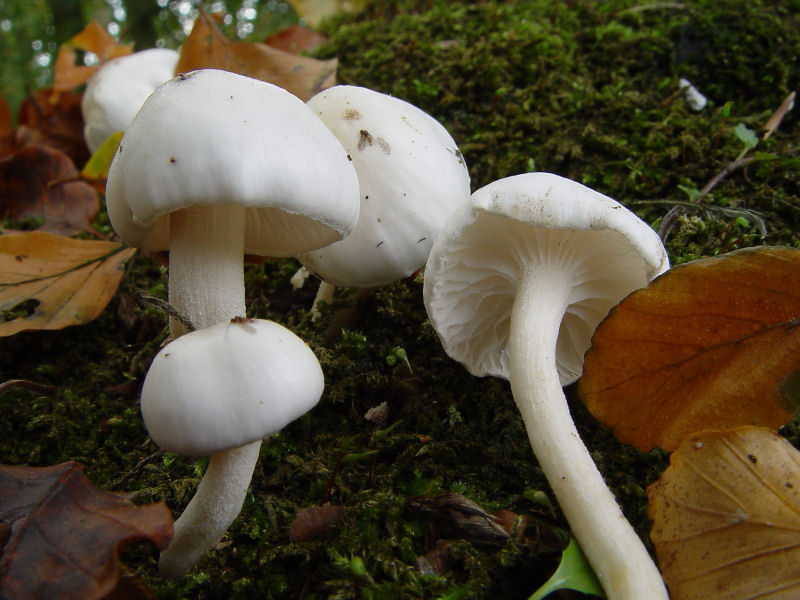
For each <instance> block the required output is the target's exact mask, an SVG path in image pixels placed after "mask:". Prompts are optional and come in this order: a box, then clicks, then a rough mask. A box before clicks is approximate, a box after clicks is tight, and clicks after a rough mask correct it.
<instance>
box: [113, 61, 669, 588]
mask: <svg viewBox="0 0 800 600" xmlns="http://www.w3.org/2000/svg"><path fill="white" fill-rule="evenodd" d="M312 172H313V175H312ZM469 191H470V190H469V175H468V172H467V169H466V165H465V164H464V160H463V157H462V156H461V153H460V151H459V149H458V147H457V146H456V144H455V142H454V141H453V139H452V138H451V137H450V135H449V134H448V133H447V131H446V130H445V128H444V127H443V126H442V125H441V124H440V123H438V122H437V121H436V120H435V119H433V118H432V117H430V116H429V115H427V114H426V113H424V112H423V111H421V110H419V109H417V108H416V107H414V106H412V105H410V104H408V103H405V102H403V101H401V100H398V99H394V98H391V97H389V96H385V95H383V94H379V93H377V92H374V91H371V90H367V89H365V88H359V87H355V86H337V87H334V88H331V89H328V90H325V91H323V92H321V93H320V94H318V95H317V96H315V97H314V98H312V99H311V100H310V101H309V102H308V104H304V103H303V102H302V101H300V100H299V99H298V98H296V97H295V96H293V95H291V94H289V93H288V92H286V91H285V90H282V89H281V88H278V87H276V86H274V85H271V84H268V83H264V82H261V81H257V80H254V79H250V78H248V77H244V76H241V75H235V74H233V73H228V72H224V71H217V70H199V71H193V72H190V73H186V74H181V75H179V76H177V77H174V78H172V79H170V80H168V81H166V82H165V83H163V84H162V85H160V86H158V87H157V88H156V89H155V90H154V91H153V92H152V94H150V95H149V97H148V98H147V99H146V100H145V101H144V103H143V104H142V106H141V108H140V109H139V110H138V112H137V113H136V115H135V116H134V117H133V119H132V120H131V121H130V124H129V125H128V126H127V128H126V132H125V135H124V138H123V140H122V142H121V144H120V146H119V148H118V150H117V154H116V156H115V158H114V161H113V163H112V165H111V168H110V170H109V176H108V182H107V205H108V213H109V217H110V219H111V222H112V225H113V226H114V228H115V230H116V231H117V233H118V234H119V235H120V237H122V238H123V239H124V240H125V241H126V242H127V243H129V244H131V245H134V246H138V247H142V248H145V249H149V250H168V251H169V254H170V257H169V300H170V302H171V304H172V305H173V306H174V308H175V309H176V310H177V311H178V312H179V313H181V314H182V315H183V316H185V317H186V318H187V319H188V320H189V321H190V322H191V323H192V325H193V327H195V328H196V330H195V331H193V332H189V328H187V327H186V326H185V325H183V324H181V323H179V322H178V321H177V320H174V319H173V321H171V329H172V334H173V338H175V339H174V341H172V342H171V343H169V344H168V345H167V346H165V347H164V348H163V349H162V351H161V352H160V353H159V354H158V355H157V357H156V358H155V360H154V361H153V363H152V365H151V368H150V370H149V372H148V374H147V377H146V380H145V383H144V386H143V389H142V397H141V406H142V415H143V418H144V420H145V424H146V426H147V429H148V431H149V433H150V435H151V437H152V439H153V440H154V441H155V442H156V443H157V444H159V445H160V446H161V447H162V448H165V449H168V450H170V451H174V452H178V453H183V454H189V455H211V460H210V462H209V467H208V470H207V472H206V474H205V476H204V478H203V480H202V482H201V484H200V486H199V488H198V490H197V493H196V495H195V497H194V498H193V499H192V501H191V502H190V503H189V506H188V507H187V509H186V510H185V512H184V513H183V515H182V516H181V517H180V518H179V519H178V520H177V521H176V523H175V535H174V537H173V540H172V542H171V544H170V546H169V547H168V548H167V549H166V550H165V551H164V552H163V553H162V556H161V560H160V562H159V568H160V570H161V572H162V573H163V574H164V575H165V576H168V577H173V578H174V577H178V576H180V575H181V574H182V573H183V572H184V571H185V570H186V569H188V568H190V567H191V566H192V565H194V564H195V563H196V562H197V561H198V560H199V559H200V558H201V557H202V555H203V554H204V553H205V552H206V551H207V550H208V549H210V548H212V547H213V546H214V545H215V544H216V543H217V541H218V540H219V539H220V538H221V537H222V535H224V533H225V531H226V529H227V528H228V526H229V525H230V524H231V522H232V521H233V520H234V519H235V518H236V516H237V515H238V513H239V511H240V509H241V506H242V502H243V500H244V494H245V491H246V489H247V487H248V485H249V481H250V478H251V476H252V473H253V469H254V466H255V463H256V460H257V458H258V453H259V448H260V443H261V440H262V439H263V438H265V437H267V436H269V435H271V434H273V433H275V432H276V431H278V430H279V429H280V428H281V427H283V426H285V425H286V424H288V423H289V422H291V421H292V420H294V419H295V418H297V417H299V416H300V415H302V414H304V413H305V412H306V411H308V410H310V409H311V408H312V407H313V406H314V405H315V404H316V403H317V402H318V400H319V398H320V396H321V394H322V391H323V387H324V381H323V375H322V371H321V369H320V365H319V363H318V362H317V359H316V357H315V356H314V354H313V353H312V351H311V350H310V349H309V348H308V346H306V345H305V343H304V342H303V341H302V340H300V339H299V338H297V336H295V335H294V334H293V333H292V332H291V331H289V330H288V329H286V328H284V327H282V326H280V325H278V324H276V323H272V322H269V321H262V320H253V319H247V318H246V317H245V299H244V278H243V257H244V254H245V253H249V254H260V255H265V256H271V257H289V256H298V257H299V260H300V261H301V262H302V263H303V264H304V265H306V266H307V267H308V268H310V269H311V270H312V271H313V272H315V273H316V274H318V275H319V276H320V278H322V279H323V281H324V282H325V284H324V285H328V286H334V285H335V286H348V287H351V286H352V287H372V286H378V285H383V284H386V283H389V282H392V281H396V280H397V279H400V278H402V277H405V276H408V275H411V274H412V273H414V272H415V271H417V270H418V269H420V268H421V267H423V266H424V267H425V280H424V303H425V307H426V309H427V311H428V315H429V318H430V321H431V323H432V325H433V327H434V328H435V330H436V331H437V333H438V335H439V337H440V339H441V342H442V344H443V346H444V348H445V350H446V352H447V353H448V354H449V355H450V356H452V357H453V358H454V359H456V360H458V361H460V362H462V363H463V364H464V365H465V366H466V367H467V369H468V370H469V371H470V373H472V374H473V375H476V376H484V375H494V376H499V377H503V378H506V379H509V380H510V383H511V390H512V394H513V396H514V399H515V402H516V403H517V406H518V407H519V410H520V412H521V414H522V417H523V420H524V422H525V426H526V428H527V431H528V435H529V438H530V441H531V445H532V447H533V450H534V452H535V454H536V457H537V458H538V460H539V462H540V464H541V466H542V469H543V470H544V472H545V474H546V476H547V478H548V481H549V482H550V484H551V487H552V489H553V491H554V493H555V494H556V497H557V498H558V500H559V503H560V505H561V507H562V509H563V511H564V514H565V516H566V517H567V520H568V521H569V523H570V525H571V527H572V529H573V532H574V534H575V536H576V538H577V540H578V541H579V543H580V544H581V547H582V548H583V550H584V552H585V553H586V555H587V557H588V559H589V561H590V562H591V564H592V566H593V568H594V569H595V571H596V573H597V575H598V578H599V580H600V582H601V583H602V585H603V588H604V589H605V591H606V593H607V595H608V597H609V598H611V599H612V600H633V599H639V598H647V599H648V600H660V599H666V597H667V596H666V591H665V589H664V584H663V582H662V580H661V577H660V575H659V573H658V570H657V568H656V567H655V565H654V564H653V562H652V560H651V559H650V557H649V555H648V553H647V551H646V549H645V548H644V546H643V544H642V542H641V540H640V539H639V537H638V536H637V535H636V533H635V532H634V531H633V529H632V528H631V527H630V525H629V524H628V523H627V521H626V520H625V518H624V516H623V515H622V511H621V510H620V507H619V506H618V505H617V503H616V501H615V498H614V496H613V494H612V493H611V492H610V491H609V489H608V488H607V487H606V485H605V483H604V481H603V479H602V476H601V475H600V473H599V471H598V470H597V467H596V466H595V465H594V462H593V461H592V459H591V456H590V455H589V453H588V451H587V449H586V448H585V446H584V445H583V443H582V442H581V440H580V437H579V435H578V433H577V431H576V429H575V426H574V424H573V422H572V419H571V418H570V414H569V408H568V406H567V402H566V399H565V396H564V392H563V390H562V386H564V385H567V384H569V383H572V382H574V381H575V380H576V379H577V378H578V377H579V376H580V374H581V370H582V361H583V354H584V352H585V351H586V350H587V349H588V347H589V344H590V340H591V336H592V333H593V331H594V329H595V327H596V326H597V325H598V324H599V322H600V321H601V320H602V319H603V318H604V317H605V315H606V314H607V313H608V311H609V310H610V309H611V308H612V307H613V306H614V305H615V304H616V303H618V302H619V301H620V300H621V299H622V298H623V297H624V296H625V295H627V294H628V293H630V292H632V291H634V290H636V289H638V288H640V287H642V286H644V285H646V284H647V283H648V282H649V281H650V280H651V279H652V278H654V277H656V276H657V275H659V274H660V273H662V272H663V271H664V270H666V269H667V268H668V267H669V264H668V261H667V256H666V252H665V250H664V248H663V246H662V244H661V242H660V240H659V238H658V236H657V235H656V234H655V232H654V231H653V230H652V229H651V228H650V227H648V226H647V225H646V224H645V223H643V222H642V221H640V220H639V219H638V218H637V217H636V216H635V215H633V213H630V212H629V211H627V210H626V209H625V208H624V207H623V206H622V205H620V204H619V203H617V202H615V201H614V200H612V199H610V198H608V197H606V196H603V195H602V194H599V193H598V192H595V191H593V190H591V189H589V188H586V187H584V186H582V185H580V184H578V183H575V182H573V181H570V180H567V179H564V178H562V177H558V176H556V175H552V174H548V173H527V174H524V175H517V176H513V177H508V178H505V179H501V180H498V181H495V182H494V183H492V184H490V185H487V186H485V187H484V188H482V189H480V190H478V191H476V192H475V193H474V194H472V195H471V196H470V194H469ZM348 236H349V237H348Z"/></svg>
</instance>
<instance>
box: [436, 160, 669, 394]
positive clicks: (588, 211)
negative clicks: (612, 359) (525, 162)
mask: <svg viewBox="0 0 800 600" xmlns="http://www.w3.org/2000/svg"><path fill="white" fill-rule="evenodd" d="M536 264H550V265H557V266H558V267H559V269H560V271H561V272H563V277H565V278H569V281H571V282H572V295H571V297H570V299H569V303H568V306H567V307H566V312H565V314H564V317H563V320H562V322H561V326H560V331H559V337H558V342H557V346H556V363H557V367H558V372H559V378H560V380H561V384H562V385H567V384H569V383H572V382H574V381H575V380H577V379H578V377H580V374H581V372H582V370H583V355H584V353H585V352H586V350H587V349H588V348H589V345H590V343H591V337H592V334H593V333H594V330H595V328H596V327H597V325H598V324H599V323H600V321H601V320H602V319H603V318H604V317H605V316H606V314H608V311H609V310H610V309H611V308H612V307H613V306H614V305H615V304H617V303H618V302H619V301H620V300H622V298H624V297H625V296H626V295H628V294H629V293H630V292H632V291H634V290H636V289H638V288H640V287H643V286H645V285H647V283H648V282H649V281H650V280H651V279H653V278H654V277H655V276H657V275H659V274H660V273H662V272H664V271H665V270H666V269H668V268H669V262H668V258H667V254H666V251H665V250H664V246H663V245H662V243H661V240H660V239H659V237H658V234H656V232H655V231H653V230H652V229H651V228H650V227H649V226H648V225H647V224H646V223H644V222H643V221H641V220H640V219H639V218H638V217H637V216H636V215H634V214H633V213H632V212H630V211H629V210H627V209H626V208H625V207H623V206H622V205H621V204H619V203H618V202H616V201H615V200H612V199H611V198H608V197H607V196H604V195H603V194H600V193H599V192H596V191H594V190H592V189H590V188H587V187H585V186H583V185H581V184H579V183H576V182H574V181H571V180H569V179H565V178H563V177H559V176H557V175H553V174H550V173H526V174H523V175H516V176H512V177H507V178H505V179H500V180H498V181H495V182H493V183H490V184H489V185H487V186H485V187H483V188H481V189H479V190H477V191H476V192H475V193H474V194H473V195H472V204H471V206H468V207H465V208H463V209H461V210H459V211H457V212H456V213H455V214H454V215H453V216H452V218H451V219H450V220H449V221H448V222H447V224H446V225H445V228H444V229H443V230H442V232H441V233H440V235H439V237H438V238H437V239H436V242H435V243H434V246H433V249H432V250H431V255H430V257H429V259H428V264H427V266H426V268H425V284H424V288H423V295H424V300H425V307H426V309H427V312H428V316H429V318H430V321H431V324H432V325H433V327H434V329H435V330H436V331H437V333H438V334H439V338H440V339H441V342H442V345H443V346H444V349H445V351H446V352H447V353H448V354H449V355H450V356H451V357H452V358H454V359H455V360H458V361H459V362H461V363H462V364H464V366H466V368H467V369H468V370H469V371H470V373H472V374H473V375H476V376H484V375H493V376H497V377H503V378H505V379H508V378H509V361H508V354H507V352H506V347H507V344H508V339H509V328H510V323H511V309H512V306H513V303H514V298H515V294H516V288H517V283H518V282H519V280H520V279H521V277H522V276H523V274H524V273H525V271H526V270H528V269H529V268H530V267H531V265H536Z"/></svg>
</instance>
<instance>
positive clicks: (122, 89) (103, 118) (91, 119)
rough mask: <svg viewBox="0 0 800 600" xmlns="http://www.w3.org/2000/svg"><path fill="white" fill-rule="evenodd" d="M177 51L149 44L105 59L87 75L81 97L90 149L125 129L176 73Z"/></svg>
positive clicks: (84, 128)
mask: <svg viewBox="0 0 800 600" xmlns="http://www.w3.org/2000/svg"><path fill="white" fill-rule="evenodd" d="M177 64H178V53H177V52H176V51H175V50H169V49H167V48H151V49H149V50H141V51H140V52H134V53H133V54H128V55H126V56H120V57H119V58H115V59H113V60H110V61H109V62H107V63H105V64H104V65H103V66H102V67H100V69H98V71H97V72H96V73H95V74H94V75H92V77H91V78H90V79H89V83H88V84H87V85H86V90H85V91H84V92H83V97H82V98H81V113H82V114H83V122H84V126H83V137H84V139H85V140H86V145H87V146H88V147H89V150H91V151H92V152H94V151H95V150H97V149H98V148H99V147H100V146H101V145H102V143H103V142H105V141H106V138H108V136H110V135H111V134H112V133H116V132H117V131H125V130H126V129H127V128H128V124H129V123H130V122H131V119H132V118H133V115H135V114H136V111H138V110H139V107H141V106H142V103H143V102H144V101H145V100H146V99H147V97H148V96H149V95H150V94H152V93H153V90H154V89H156V88H157V87H158V86H159V85H161V84H162V83H164V82H165V81H167V80H168V79H171V78H172V77H173V75H175V66H176V65H177Z"/></svg>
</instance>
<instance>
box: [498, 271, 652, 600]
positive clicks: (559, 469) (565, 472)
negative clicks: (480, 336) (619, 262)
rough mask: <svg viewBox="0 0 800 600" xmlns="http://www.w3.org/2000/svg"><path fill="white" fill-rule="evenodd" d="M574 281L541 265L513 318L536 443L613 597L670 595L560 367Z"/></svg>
mask: <svg viewBox="0 0 800 600" xmlns="http://www.w3.org/2000/svg"><path fill="white" fill-rule="evenodd" d="M570 294H571V283H570V281H569V278H567V277H564V272H563V269H560V268H559V269H554V268H550V267H548V266H545V265H534V266H532V267H530V268H529V270H528V272H527V273H525V275H523V277H522V279H521V281H520V283H519V287H518V288H517V296H516V299H515V301H514V306H513V309H512V313H511V327H510V339H509V345H508V352H509V372H510V381H511V390H512V394H513V396H514V401H515V402H516V404H517V407H518V408H519V411H520V413H521V414H522V418H523V420H524V422H525V428H526V430H527V432H528V438H529V440H530V443H531V447H532V448H533V451H534V454H535V455H536V458H537V460H538V461H539V464H540V465H541V467H542V470H543V471H544V473H545V476H546V477H547V480H548V482H549V483H550V486H551V488H552V489H553V492H554V493H555V495H556V498H557V499H558V503H559V505H560V506H561V509H562V511H563V513H564V515H565V517H566V519H567V521H568V522H569V524H570V528H571V529H572V532H573V534H574V535H575V538H576V539H577V540H578V543H579V544H580V546H581V549H582V550H583V552H584V553H585V554H586V557H587V559H588V560H589V563H590V564H591V565H592V568H593V569H594V571H595V573H596V574H597V578H598V580H599V581H600V583H601V585H602V586H603V589H604V590H605V592H606V594H607V596H608V597H609V598H610V599H613V600H623V599H624V600H641V599H643V598H647V599H648V600H660V599H664V600H666V598H667V592H666V589H665V587H664V583H663V580H662V578H661V574H660V573H659V571H658V569H657V568H656V566H655V564H654V563H653V560H652V559H651V558H650V555H649V554H648V552H647V549H646V548H645V547H644V544H643V543H642V541H641V540H640V539H639V536H638V535H637V534H636V532H635V531H634V530H633V528H632V527H631V525H630V524H629V523H628V521H627V520H626V519H625V516H624V515H623V514H622V511H621V510H620V508H619V505H618V504H617V502H616V500H615V499H614V496H613V494H612V493H611V491H610V490H609V489H608V487H607V486H606V484H605V482H604V481H603V478H602V476H601V474H600V472H599V471H598V470H597V467H596V465H595V463H594V461H593V460H592V457H591V455H590V454H589V451H588V450H587V449H586V447H585V446H584V445H583V442H582V441H581V438H580V436H579V435H578V432H577V430H576V429H575V425H574V423H573V421H572V417H571V416H570V413H569V407H568V404H567V400H566V398H565V397H564V392H563V390H562V387H561V382H560V381H559V374H558V369H557V368H556V341H557V339H558V334H559V326H560V323H561V321H562V319H563V317H564V313H565V310H566V308H567V306H568V305H569V300H570Z"/></svg>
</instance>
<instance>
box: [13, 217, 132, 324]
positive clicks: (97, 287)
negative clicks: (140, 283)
mask: <svg viewBox="0 0 800 600" xmlns="http://www.w3.org/2000/svg"><path fill="white" fill-rule="evenodd" d="M135 252H136V250H135V249H134V248H126V247H125V246H122V245H121V244H115V243H113V242H100V241H91V240H74V239H72V238H67V237H63V236H58V235H51V234H49V233H42V232H38V231H34V232H31V233H17V234H8V235H3V236H0V277H1V278H2V281H0V311H2V318H3V320H2V321H0V336H8V335H13V334H15V333H19V332H20V331H29V330H35V329H62V328H64V327H68V326H70V325H79V324H82V323H88V322H89V321H91V320H92V319H94V318H96V317H97V316H98V315H99V314H100V313H101V312H102V311H103V309H104V308H105V307H106V305H107V304H108V302H109V300H111V297H112V296H113V295H114V292H115V291H116V289H117V286H118V285H119V282H120V280H121V279H122V275H123V270H122V266H123V264H124V263H125V261H126V260H128V259H129V258H130V257H132V256H133V255H134V253H135ZM23 308H24V309H26V311H25V312H26V313H28V314H22V315H16V314H15V310H16V311H17V312H22V309H23ZM14 317H16V318H14Z"/></svg>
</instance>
